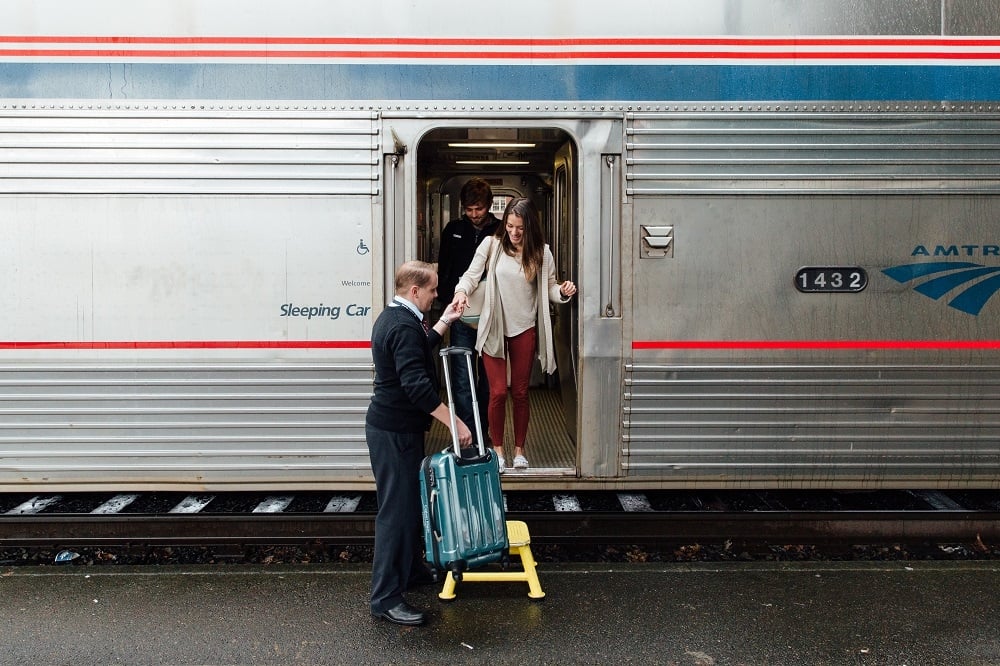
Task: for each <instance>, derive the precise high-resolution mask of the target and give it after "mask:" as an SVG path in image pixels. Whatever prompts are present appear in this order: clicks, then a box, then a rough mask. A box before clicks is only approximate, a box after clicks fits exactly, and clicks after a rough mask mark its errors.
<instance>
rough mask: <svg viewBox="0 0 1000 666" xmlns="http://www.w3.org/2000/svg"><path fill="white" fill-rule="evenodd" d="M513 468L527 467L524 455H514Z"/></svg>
mask: <svg viewBox="0 0 1000 666" xmlns="http://www.w3.org/2000/svg"><path fill="white" fill-rule="evenodd" d="M514 469H528V459H527V458H525V457H524V456H514Z"/></svg>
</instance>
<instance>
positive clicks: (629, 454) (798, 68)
mask: <svg viewBox="0 0 1000 666" xmlns="http://www.w3.org/2000/svg"><path fill="white" fill-rule="evenodd" d="M998 9H1000V8H998V3H997V2H995V1H994V0H966V1H964V2H955V1H952V0H885V1H879V0H845V1H842V2H825V3H788V2H782V1H780V0H744V1H738V0H690V1H677V2H671V3H661V2H659V1H658V0H623V1H622V2H616V3H606V2H595V1H590V0H580V1H578V2H574V3H569V4H567V3H538V2H530V1H528V0H510V1H509V2H507V3H504V6H503V7H502V8H495V7H491V6H486V5H468V4H465V3H456V2H450V1H446V0H426V1H425V2H421V3H399V6H398V7H394V5H393V3H390V4H389V5H384V3H383V5H379V10H378V11H377V12H376V10H375V7H374V5H373V6H371V7H368V6H364V5H361V6H359V5H357V4H356V3H347V2H340V1H330V0H323V1H320V0H286V1H285V2H282V3H280V4H277V3H246V2H241V1H240V0H214V1H213V2H206V1H204V0H150V1H147V2H142V3H135V2H126V1H125V0H94V1H92V2H88V3H78V2H72V1H70V0H6V2H4V3H2V4H0V25H3V35H2V36H0V72H2V73H3V76H2V79H0V91H2V92H0V165H2V171H0V225H2V229H3V232H4V233H3V243H2V244H0V272H2V273H0V274H2V280H0V284H2V288H0V306H2V312H3V317H2V318H0V491H3V492H12V491H29V490H30V491H35V490H39V489H46V490H58V491H71V490H96V489H140V490H151V489H186V490H193V489H205V490H225V489H248V490H249V489H272V488H281V489H289V490H291V489H330V488H343V489H368V488H371V487H372V479H371V474H370V469H369V465H368V454H367V449H366V446H365V441H364V414H365V410H366V407H367V404H368V401H369V398H370V395H371V385H372V363H371V355H370V350H369V342H368V341H369V336H370V330H371V325H372V322H373V321H374V318H375V317H376V316H377V314H378V313H379V312H380V310H381V309H382V308H383V307H384V305H385V303H386V301H387V299H388V298H389V296H390V292H391V277H392V273H393V270H394V268H395V267H396V266H397V265H398V264H399V263H400V262H402V261H403V260H406V259H410V258H421V259H425V260H428V261H435V260H436V253H437V245H438V242H439V240H440V232H441V228H442V226H443V224H444V223H446V222H447V221H448V220H449V219H450V218H453V217H456V216H457V215H458V213H459V210H458V208H459V206H458V191H459V188H460V187H461V185H462V183H464V181H465V180H466V179H467V178H469V177H470V176H473V175H477V176H482V177H484V178H487V179H488V180H489V182H491V184H492V186H493V189H494V193H495V196H496V201H495V203H496V205H497V206H498V207H502V205H503V203H504V202H505V201H506V200H507V198H508V197H511V196H529V197H532V198H533V199H534V200H535V201H536V202H537V203H538V204H539V206H540V208H541V209H542V210H543V211H544V217H545V224H546V230H547V233H548V234H549V242H550V244H551V246H552V248H553V252H554V254H555V256H556V261H557V266H558V273H559V277H560V278H561V279H565V278H571V279H573V280H574V281H576V282H577V284H578V285H579V287H580V294H579V296H578V298H577V299H575V301H574V302H573V303H572V304H571V305H570V306H567V307H559V308H556V309H555V310H554V312H553V318H554V322H555V328H556V333H557V336H556V337H557V339H558V350H557V354H558V371H557V374H556V375H555V376H554V377H547V376H542V375H539V376H538V377H537V381H536V382H535V384H536V385H535V386H533V388H532V401H533V405H534V408H533V409H534V411H533V417H532V425H531V431H530V432H529V442H528V446H529V448H530V450H531V452H532V461H533V468H532V469H531V470H529V471H528V472H524V473H512V474H508V475H507V476H506V477H505V481H504V483H505V485H508V486H514V487H521V488H533V487H534V488H571V487H579V488H582V487H593V488H630V487H635V488H640V487H641V488H647V489H651V488H857V489H873V488H889V487H921V488H997V487H1000V297H994V294H995V293H996V292H997V290H998V289H1000V232H998V230H1000V225H998V221H1000V102H998V99H1000V94H998V92H997V91H1000V11H998ZM443 441H444V440H443V435H442V433H440V432H437V433H435V432H433V431H432V433H431V437H430V442H429V445H428V446H429V448H431V447H435V446H438V445H441V444H442V443H443Z"/></svg>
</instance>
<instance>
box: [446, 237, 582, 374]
mask: <svg viewBox="0 0 1000 666" xmlns="http://www.w3.org/2000/svg"><path fill="white" fill-rule="evenodd" d="M500 252H503V250H502V249H501V247H500V241H498V240H497V239H496V237H495V236H490V237H489V238H484V239H483V242H482V243H480V244H479V247H478V248H476V254H475V256H473V257H472V263H470V264H469V268H468V270H466V271H465V274H464V275H462V277H461V278H460V279H459V280H458V284H457V285H456V286H455V291H464V292H465V293H466V295H468V294H471V293H472V292H474V291H475V290H476V289H477V288H479V287H480V286H482V287H483V288H484V289H486V294H485V298H484V299H483V311H482V313H481V314H480V315H479V329H478V332H477V334H476V351H478V352H480V353H483V354H489V355H490V356H493V357H494V358H505V354H504V335H503V330H504V327H503V308H499V307H495V305H494V304H496V303H498V302H499V300H500V298H499V287H498V286H497V283H496V277H495V270H494V269H495V268H496V262H497V260H498V259H499V256H500V255H499V253H500ZM487 261H488V262H489V271H488V272H487V275H486V284H485V285H481V284H480V278H481V277H482V274H483V271H484V270H485V269H486V267H487ZM542 278H544V279H542ZM535 285H536V286H537V289H538V293H537V296H536V303H537V305H538V307H537V309H536V312H535V322H536V329H537V330H538V360H539V361H540V362H541V364H542V370H543V371H545V373H546V374H550V375H551V374H552V373H553V372H555V371H556V354H555V350H554V348H553V344H552V319H551V317H549V304H550V303H552V302H556V303H566V302H568V301H569V298H563V295H562V294H561V293H560V292H559V283H558V282H556V266H555V259H553V257H552V251H551V250H550V249H549V246H548V245H546V246H545V251H544V252H543V253H542V268H541V270H540V271H539V273H538V275H537V276H535Z"/></svg>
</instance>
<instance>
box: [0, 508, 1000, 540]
mask: <svg viewBox="0 0 1000 666" xmlns="http://www.w3.org/2000/svg"><path fill="white" fill-rule="evenodd" d="M508 519H510V520H523V521H524V522H526V523H527V524H528V526H529V529H530V530H531V538H532V542H533V543H535V544H566V545H575V546H582V545H600V544H604V545H607V544H623V545H624V544H627V545H650V546H652V545H665V544H691V543H706V544H708V543H723V542H726V541H730V542H736V543H741V544H760V545H765V544H802V545H805V544H811V545H845V544H864V545H876V544H889V543H916V542H925V541H934V542H953V543H963V542H976V541H979V542H987V543H996V542H1000V512H994V511H969V510H943V511H942V510H936V511H923V510H920V511H914V510H910V511H885V510H880V511H870V510H865V511H843V510H842V511H750V512H742V511H738V512H733V511H675V512H674V511H669V512H667V511H665V512H644V513H628V514H623V513H622V512H600V511H598V512H565V511H563V512H548V511H525V512H511V513H509V514H508ZM374 528H375V516H374V514H372V513H353V514H330V513H320V514H280V515H277V514H194V515H178V514H130V515H93V514H44V513H43V514H32V515H15V516H11V515H0V547H32V548H43V547H67V546H79V547H83V546H102V547H110V546H118V547H124V546H138V545H147V546H201V545H216V544H245V545H264V544H268V545H278V544H309V543H324V544H342V545H361V546H363V545H371V544H372V543H373V541H374Z"/></svg>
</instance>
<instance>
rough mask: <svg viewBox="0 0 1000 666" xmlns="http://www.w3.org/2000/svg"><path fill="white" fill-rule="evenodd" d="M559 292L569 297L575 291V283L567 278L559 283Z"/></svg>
mask: <svg viewBox="0 0 1000 666" xmlns="http://www.w3.org/2000/svg"><path fill="white" fill-rule="evenodd" d="M559 293H560V294H562V295H563V296H564V297H566V298H569V297H570V296H572V295H573V294H575V293H576V285H575V284H573V283H572V282H570V281H569V280H566V281H565V282H563V283H562V284H561V285H559Z"/></svg>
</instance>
